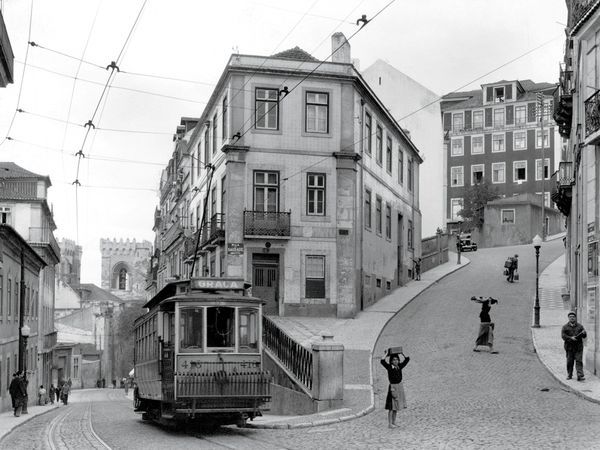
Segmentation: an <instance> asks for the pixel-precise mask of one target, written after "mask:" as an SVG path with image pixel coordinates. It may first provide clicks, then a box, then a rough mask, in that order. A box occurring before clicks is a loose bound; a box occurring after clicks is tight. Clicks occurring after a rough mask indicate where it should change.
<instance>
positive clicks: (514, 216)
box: [500, 208, 517, 225]
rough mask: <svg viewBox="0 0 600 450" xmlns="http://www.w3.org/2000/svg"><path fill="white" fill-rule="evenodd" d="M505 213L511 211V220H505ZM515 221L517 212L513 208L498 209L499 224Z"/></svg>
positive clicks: (509, 223)
mask: <svg viewBox="0 0 600 450" xmlns="http://www.w3.org/2000/svg"><path fill="white" fill-rule="evenodd" d="M505 213H512V221H511V220H505ZM516 221H517V212H516V210H515V209H514V208H503V209H501V210H500V224H501V225H504V224H507V225H514V224H515V223H516Z"/></svg>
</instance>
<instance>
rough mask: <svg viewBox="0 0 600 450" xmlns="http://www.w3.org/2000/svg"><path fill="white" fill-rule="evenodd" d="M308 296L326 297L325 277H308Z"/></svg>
mask: <svg viewBox="0 0 600 450" xmlns="http://www.w3.org/2000/svg"><path fill="white" fill-rule="evenodd" d="M306 298H325V279H323V278H319V279H316V278H307V279H306Z"/></svg>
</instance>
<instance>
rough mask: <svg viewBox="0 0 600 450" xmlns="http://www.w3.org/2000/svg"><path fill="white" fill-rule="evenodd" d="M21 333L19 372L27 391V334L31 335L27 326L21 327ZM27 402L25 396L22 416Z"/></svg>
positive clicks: (25, 412)
mask: <svg viewBox="0 0 600 450" xmlns="http://www.w3.org/2000/svg"><path fill="white" fill-rule="evenodd" d="M20 331H21V340H22V342H21V354H20V358H19V362H20V364H19V365H20V366H21V367H20V368H19V369H20V370H22V371H23V381H24V383H25V389H27V339H28V338H29V334H30V333H31V329H30V328H29V326H28V325H23V326H22V327H21V329H20ZM28 401H29V396H28V395H25V402H24V403H23V410H22V413H23V414H27V403H28Z"/></svg>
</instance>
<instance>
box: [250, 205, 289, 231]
mask: <svg viewBox="0 0 600 450" xmlns="http://www.w3.org/2000/svg"><path fill="white" fill-rule="evenodd" d="M290 215H291V213H289V212H274V211H244V234H245V235H246V236H279V237H289V236H290Z"/></svg>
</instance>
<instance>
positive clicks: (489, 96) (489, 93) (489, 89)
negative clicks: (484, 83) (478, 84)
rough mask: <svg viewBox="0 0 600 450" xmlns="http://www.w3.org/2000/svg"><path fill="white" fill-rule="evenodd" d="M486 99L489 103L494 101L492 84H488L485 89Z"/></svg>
mask: <svg viewBox="0 0 600 450" xmlns="http://www.w3.org/2000/svg"><path fill="white" fill-rule="evenodd" d="M486 100H487V101H488V102H490V103H492V102H493V101H494V88H493V87H492V86H488V87H487V89H486Z"/></svg>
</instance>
